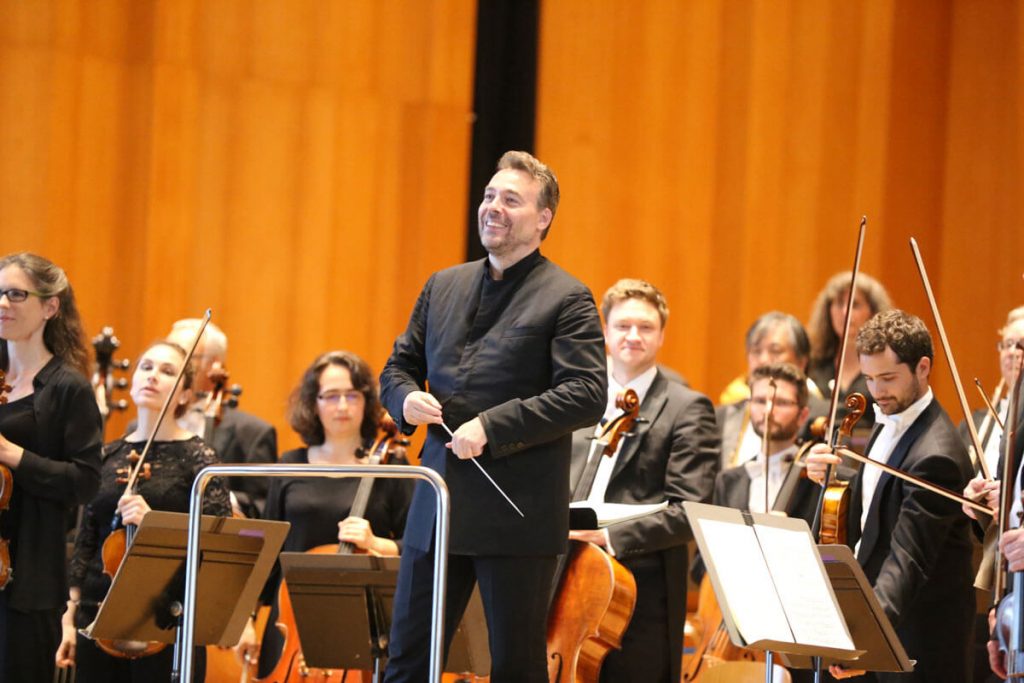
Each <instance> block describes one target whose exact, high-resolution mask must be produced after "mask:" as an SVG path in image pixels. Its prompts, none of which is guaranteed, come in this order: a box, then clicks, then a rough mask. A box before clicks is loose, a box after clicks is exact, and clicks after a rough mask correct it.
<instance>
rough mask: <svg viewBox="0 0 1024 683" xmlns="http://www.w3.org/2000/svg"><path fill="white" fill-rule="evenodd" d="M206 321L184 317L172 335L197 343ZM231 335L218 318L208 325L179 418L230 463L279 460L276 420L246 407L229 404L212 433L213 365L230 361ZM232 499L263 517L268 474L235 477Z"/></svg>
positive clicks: (249, 514) (182, 343)
mask: <svg viewBox="0 0 1024 683" xmlns="http://www.w3.org/2000/svg"><path fill="white" fill-rule="evenodd" d="M200 322H201V321H199V320H198V319H196V318H185V319H183V320H178V321H177V322H175V323H174V325H173V326H172V327H171V332H170V334H168V335H167V339H168V341H172V342H175V343H176V344H178V345H179V346H181V347H183V348H187V347H188V345H189V344H191V343H192V338H193V337H195V334H196V331H197V330H198V329H199V325H200ZM227 353H228V338H227V335H225V334H224V332H222V331H221V329H220V328H219V327H217V326H216V325H214V324H213V323H209V324H208V325H207V326H206V331H205V332H203V337H202V339H200V340H199V346H197V347H196V351H195V353H194V354H193V356H192V358H193V359H194V361H195V364H196V379H195V387H194V391H193V392H192V403H191V405H189V408H188V410H187V411H186V412H185V414H184V415H182V417H181V418H180V419H179V421H178V422H179V424H181V426H182V427H184V428H185V429H187V430H189V431H190V432H192V433H193V434H198V435H199V436H201V437H203V440H204V441H205V442H206V443H208V444H210V446H212V447H213V450H215V451H216V452H217V458H218V459H219V460H220V461H221V462H224V463H243V464H249V465H261V464H266V463H272V462H276V461H277V432H276V431H275V430H274V426H273V425H271V424H270V423H269V422H267V421H266V420H263V419H261V418H259V417H257V416H255V415H253V414H251V413H247V412H245V411H244V410H240V409H238V408H233V407H231V406H228V405H225V406H223V409H222V410H221V411H220V416H219V417H220V419H219V420H217V421H216V423H215V424H214V425H213V427H212V430H213V433H211V434H206V433H205V431H206V429H207V427H206V419H205V418H206V416H205V415H204V408H205V407H206V398H207V396H208V395H209V393H210V391H211V390H212V389H213V382H212V381H211V379H210V371H211V370H213V369H214V367H220V368H224V366H225V363H226V362H227ZM229 482H230V487H231V505H232V507H233V508H234V509H235V510H236V512H239V513H241V514H244V515H245V516H246V517H254V518H255V517H259V516H260V513H261V512H262V511H263V505H264V501H265V500H266V498H267V487H268V486H269V480H268V479H265V478H263V477H231V479H229Z"/></svg>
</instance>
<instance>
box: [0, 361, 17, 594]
mask: <svg viewBox="0 0 1024 683" xmlns="http://www.w3.org/2000/svg"><path fill="white" fill-rule="evenodd" d="M12 389H13V387H11V385H10V384H8V383H7V373H6V372H4V371H3V370H0V405H2V404H5V403H7V394H8V393H9V392H10V391H12ZM13 493H14V475H13V474H12V473H11V468H10V467H7V466H6V465H0V512H3V511H4V510H6V509H7V508H8V507H10V504H11V495H12V494H13ZM13 574H14V569H13V568H12V567H11V549H10V546H9V543H8V541H7V539H6V538H0V590H3V589H4V588H6V587H7V584H8V583H10V581H11V576H12V575H13Z"/></svg>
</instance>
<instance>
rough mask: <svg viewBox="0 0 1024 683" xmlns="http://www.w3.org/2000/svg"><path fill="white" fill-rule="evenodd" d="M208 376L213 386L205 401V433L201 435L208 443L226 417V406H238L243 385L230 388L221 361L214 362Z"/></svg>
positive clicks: (211, 441) (234, 385)
mask: <svg viewBox="0 0 1024 683" xmlns="http://www.w3.org/2000/svg"><path fill="white" fill-rule="evenodd" d="M206 376H207V377H208V378H209V380H210V382H211V383H212V385H213V388H212V389H211V390H210V393H209V394H207V395H206V399H205V401H204V402H203V433H202V434H200V436H201V437H202V438H203V440H204V441H206V442H207V443H213V431H214V430H215V429H216V428H217V427H218V426H219V425H220V422H221V419H223V417H224V414H223V410H224V407H225V406H227V407H228V408H237V407H238V397H239V396H241V395H242V387H240V386H239V385H237V384H233V385H232V386H231V387H230V388H228V386H227V384H228V377H229V375H228V371H227V370H225V369H224V366H223V365H221V363H220V361H218V362H216V363H214V364H213V367H211V368H210V371H209V372H208V373H207V374H206Z"/></svg>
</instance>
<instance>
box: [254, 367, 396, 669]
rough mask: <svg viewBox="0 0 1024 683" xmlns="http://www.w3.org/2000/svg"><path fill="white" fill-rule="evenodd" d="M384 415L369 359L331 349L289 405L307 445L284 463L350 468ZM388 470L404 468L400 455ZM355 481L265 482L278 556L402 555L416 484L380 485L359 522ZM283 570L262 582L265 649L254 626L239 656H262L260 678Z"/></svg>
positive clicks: (267, 661) (268, 664) (279, 641)
mask: <svg viewBox="0 0 1024 683" xmlns="http://www.w3.org/2000/svg"><path fill="white" fill-rule="evenodd" d="M382 412H383V408H381V404H380V398H379V396H378V393H377V383H376V379H375V377H374V376H373V373H372V371H371V370H370V366H369V365H367V363H366V361H364V360H363V359H362V358H360V357H359V356H357V355H356V354H354V353H350V352H348V351H329V352H327V353H324V354H322V355H320V356H319V357H318V358H316V359H315V360H314V361H313V363H312V364H311V365H310V366H309V367H308V368H307V369H306V371H305V372H304V373H303V375H302V379H301V380H300V382H299V386H298V387H296V388H295V390H294V391H293V392H292V395H291V397H290V399H289V402H288V422H289V424H290V425H291V427H292V429H294V430H295V432H296V433H297V434H298V435H299V436H300V437H301V438H302V441H303V443H305V444H306V445H305V446H304V447H302V448H297V449H295V450H291V451H288V452H286V453H283V454H282V455H281V462H282V463H286V464H315V465H325V464H337V465H355V464H359V463H361V462H365V460H366V458H365V455H366V451H367V449H368V448H369V447H370V446H371V444H372V443H373V441H374V438H375V437H376V436H377V424H378V420H379V418H380V416H381V413H382ZM389 462H391V463H392V464H398V465H407V464H409V463H408V461H407V460H406V459H405V456H404V455H403V454H401V453H397V454H396V455H395V456H393V458H392V459H391V460H389ZM360 481H361V480H360V479H356V478H343V479H334V478H323V477H306V478H302V477H295V478H292V477H288V478H281V477H275V478H273V479H271V482H270V492H269V494H268V496H267V506H266V509H265V510H264V518H265V519H273V520H280V521H286V522H290V523H291V528H290V529H289V530H288V536H287V538H286V539H285V542H284V546H283V547H282V551H285V552H305V551H307V550H310V549H312V548H315V547H317V546H322V545H326V544H331V543H338V542H341V543H352V544H353V545H355V546H356V547H358V548H360V549H361V550H363V551H365V552H369V553H373V554H375V555H381V556H390V557H394V556H397V555H398V554H399V549H400V547H401V538H402V533H403V531H404V529H405V519H406V514H407V513H408V510H409V502H410V500H411V499H412V487H413V484H412V482H411V481H410V480H408V479H377V480H375V481H374V484H373V490H372V494H371V496H370V498H369V502H368V504H367V508H366V513H365V515H364V516H363V517H352V516H350V515H349V512H350V510H351V508H352V504H353V501H354V499H355V497H356V489H357V488H358V487H359V483H360ZM280 585H281V574H280V568H279V567H277V568H275V571H274V573H273V574H272V575H271V577H270V579H269V580H268V581H267V585H266V588H265V589H264V591H263V596H262V597H261V602H262V603H263V604H268V605H271V606H272V609H271V614H270V618H269V620H268V622H267V623H268V624H269V625H268V627H267V629H266V630H265V632H264V635H263V642H262V645H260V643H259V642H258V641H257V637H256V631H255V628H254V625H253V622H252V619H250V620H249V623H248V624H247V625H246V628H245V632H244V633H243V635H242V639H241V641H240V642H239V644H238V646H237V652H238V653H239V656H240V658H241V659H243V660H244V661H252V660H253V659H254V658H255V657H256V656H257V655H258V657H259V670H258V677H260V678H263V677H265V676H267V675H268V674H269V673H270V672H271V671H273V669H274V667H275V666H276V664H277V662H278V660H279V658H280V655H281V651H282V647H283V645H284V638H283V636H282V634H281V632H280V631H279V630H278V629H277V628H274V627H273V624H275V623H276V622H277V621H278V614H279V610H278V605H277V596H278V589H279V587H280ZM289 635H290V634H289Z"/></svg>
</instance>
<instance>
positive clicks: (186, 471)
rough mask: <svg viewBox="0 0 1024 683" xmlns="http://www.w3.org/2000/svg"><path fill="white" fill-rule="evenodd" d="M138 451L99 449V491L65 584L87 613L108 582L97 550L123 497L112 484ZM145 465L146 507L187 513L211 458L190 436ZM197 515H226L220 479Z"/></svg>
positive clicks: (154, 451) (116, 444)
mask: <svg viewBox="0 0 1024 683" xmlns="http://www.w3.org/2000/svg"><path fill="white" fill-rule="evenodd" d="M144 446H145V443H144V442H131V441H127V440H125V439H118V440H117V441H113V442H111V443H109V444H107V446H106V447H105V448H104V449H103V469H102V471H101V483H100V490H99V493H97V494H96V497H95V498H94V499H93V500H92V502H91V503H89V505H87V506H86V508H85V511H84V513H83V515H82V524H81V526H80V527H79V529H78V534H77V536H76V537H75V551H74V554H73V555H72V557H71V570H70V574H71V576H70V583H71V585H72V586H75V587H78V588H80V589H81V593H82V596H81V597H82V603H83V605H85V606H87V607H89V606H91V607H95V604H96V603H98V602H100V601H101V600H103V598H104V597H106V594H107V590H108V589H109V588H110V577H108V576H106V575H104V574H103V558H102V553H101V552H100V549H101V548H102V546H103V542H104V541H105V540H106V539H107V536H109V535H110V532H111V528H110V527H111V521H112V520H113V518H114V513H115V512H116V511H117V501H118V500H119V499H120V498H121V496H122V495H123V494H124V488H125V484H124V482H123V481H122V482H118V481H117V479H118V477H119V476H123V475H124V473H125V472H126V471H127V467H128V455H129V453H131V451H132V450H133V449H134V450H135V451H136V452H138V453H141V452H142V448H143V447H144ZM146 462H148V463H150V466H151V469H152V476H151V477H150V478H149V479H141V478H140V480H139V484H138V492H139V495H141V496H142V497H143V498H144V499H145V500H146V503H147V504H148V505H149V507H151V508H152V509H154V510H162V511H166V512H188V509H189V495H190V493H191V490H192V482H193V481H194V480H195V478H196V475H197V474H198V473H199V470H201V469H202V468H204V467H206V466H207V465H212V464H215V463H216V462H217V456H216V454H215V453H214V451H213V449H212V448H210V447H209V446H207V445H206V444H204V443H203V440H202V439H200V438H199V437H198V436H194V437H192V438H190V439H187V440H185V441H156V442H154V443H153V445H152V447H151V448H150V451H149V454H148V455H147V456H146ZM203 512H204V513H205V514H209V515H219V516H228V515H230V514H231V501H230V496H229V493H228V489H227V487H226V485H225V483H224V480H223V479H222V478H214V479H213V480H212V481H211V482H210V485H209V487H208V488H207V489H206V496H205V498H204V502H203ZM89 611H92V610H89ZM80 613H81V612H80Z"/></svg>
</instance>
